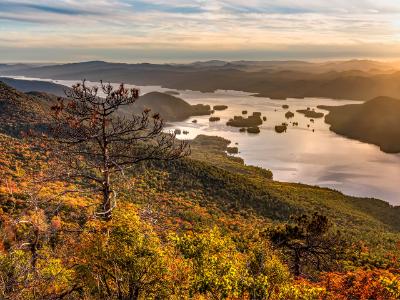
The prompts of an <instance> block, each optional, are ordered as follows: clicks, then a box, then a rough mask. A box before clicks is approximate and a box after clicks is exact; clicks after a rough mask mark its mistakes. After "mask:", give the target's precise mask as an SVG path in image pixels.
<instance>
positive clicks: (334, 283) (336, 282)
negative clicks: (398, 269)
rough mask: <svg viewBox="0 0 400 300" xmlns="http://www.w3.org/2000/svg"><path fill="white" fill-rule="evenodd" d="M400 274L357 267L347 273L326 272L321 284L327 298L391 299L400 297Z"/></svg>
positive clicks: (340, 299) (336, 299) (341, 299)
mask: <svg viewBox="0 0 400 300" xmlns="http://www.w3.org/2000/svg"><path fill="white" fill-rule="evenodd" d="M399 281H400V276H399V274H396V273H395V272H393V273H392V272H390V271H389V270H380V269H375V270H362V269H357V270H355V271H352V272H347V273H326V274H325V275H324V276H323V277H322V281H321V285H323V286H324V287H325V288H326V291H327V297H326V299H332V300H333V299H335V300H347V299H357V300H370V299H374V300H391V299H399V297H400V282H399Z"/></svg>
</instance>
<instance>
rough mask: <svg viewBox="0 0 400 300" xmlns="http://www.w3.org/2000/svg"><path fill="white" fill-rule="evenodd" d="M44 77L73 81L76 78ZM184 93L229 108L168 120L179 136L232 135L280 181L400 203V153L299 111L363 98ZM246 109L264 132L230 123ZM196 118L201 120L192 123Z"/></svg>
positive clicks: (250, 160) (243, 153) (247, 156)
mask: <svg viewBox="0 0 400 300" xmlns="http://www.w3.org/2000/svg"><path fill="white" fill-rule="evenodd" d="M14 78H17V79H18V78H20V79H27V78H22V77H14ZM35 80H40V79H37V78H35ZM43 80H44V81H52V82H55V83H59V84H63V85H67V86H71V85H72V84H73V83H75V82H76V81H70V80H50V79H47V80H45V79H43ZM127 86H129V85H127ZM139 88H140V89H141V93H147V92H150V91H167V90H171V89H166V88H162V87H159V86H144V87H139ZM178 92H179V93H180V95H178V96H177V97H180V98H182V99H184V100H186V101H187V102H189V103H190V104H199V103H203V104H210V105H211V106H213V105H217V104H225V105H228V109H226V110H224V111H216V112H215V113H214V115H213V116H216V117H220V118H221V120H220V121H218V122H209V116H201V117H192V118H190V119H188V120H186V121H184V122H175V123H172V124H168V127H167V128H166V130H167V131H169V130H171V131H173V130H174V129H176V128H179V129H181V130H186V131H188V132H189V133H188V134H187V135H179V136H178V138H181V139H192V138H195V137H196V136H197V135H198V134H206V135H217V136H221V137H224V138H226V139H228V140H230V141H231V142H232V146H237V147H238V148H239V152H240V153H239V154H238V155H239V156H240V157H242V158H243V159H244V161H245V163H246V164H249V165H255V166H259V167H263V168H267V169H270V170H271V171H272V172H273V174H274V179H275V180H279V181H289V182H301V183H305V184H310V185H318V186H323V187H329V188H332V189H336V190H339V191H341V192H343V193H345V194H348V195H354V196H363V197H374V198H378V199H382V200H386V201H388V202H390V203H391V204H393V205H400V197H399V195H400V185H399V184H398V183H399V182H400V155H399V154H387V153H384V152H382V151H380V149H379V147H377V146H374V145H370V144H366V143H362V142H358V141H355V140H351V139H348V138H345V137H341V136H339V135H337V134H335V133H333V132H331V131H330V130H329V125H327V124H325V122H324V119H323V118H322V119H315V122H314V123H312V122H310V120H309V119H308V118H306V117H304V116H303V115H301V114H299V113H297V112H296V110H298V109H306V108H307V107H310V108H314V109H315V110H316V111H321V112H325V113H326V111H323V110H319V109H316V106H317V105H344V104H351V103H359V102H356V101H347V100H332V99H320V98H306V99H288V100H272V99H269V98H258V97H253V96H251V94H249V93H244V92H237V91H217V92H215V93H201V92H196V91H178ZM283 104H287V105H289V109H283V108H282V105H283ZM243 110H247V111H248V113H249V115H250V114H252V113H253V112H255V111H258V112H261V113H262V115H263V116H266V117H267V121H266V122H264V124H263V125H262V126H260V129H261V132H260V134H249V133H240V132H239V128H234V127H228V126H226V125H225V124H226V122H227V121H228V120H229V119H230V118H233V116H235V115H242V111H243ZM287 111H292V112H294V113H295V116H294V118H292V119H290V120H287V119H286V118H285V113H286V112H287ZM194 119H196V120H197V123H192V120H194ZM290 121H292V122H298V123H299V126H298V127H294V126H292V124H289V126H288V130H287V132H286V133H282V134H278V133H276V132H275V130H274V127H275V125H278V124H281V123H283V122H287V123H289V122H290ZM307 125H309V126H310V127H308V126H307ZM236 143H237V145H236Z"/></svg>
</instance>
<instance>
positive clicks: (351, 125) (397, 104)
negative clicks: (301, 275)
mask: <svg viewBox="0 0 400 300" xmlns="http://www.w3.org/2000/svg"><path fill="white" fill-rule="evenodd" d="M319 108H323V109H327V110H329V112H330V113H329V114H328V115H327V116H326V118H325V121H326V123H328V124H330V125H331V127H330V129H331V130H332V131H334V132H336V133H338V134H341V135H344V136H346V137H349V138H352V139H356V140H359V141H362V142H367V143H371V144H375V145H378V146H379V147H380V148H381V150H382V151H385V152H389V153H399V152H400V117H399V116H400V100H398V99H393V98H389V97H378V98H375V99H372V100H370V101H367V102H365V103H363V104H354V105H344V106H339V107H326V106H319Z"/></svg>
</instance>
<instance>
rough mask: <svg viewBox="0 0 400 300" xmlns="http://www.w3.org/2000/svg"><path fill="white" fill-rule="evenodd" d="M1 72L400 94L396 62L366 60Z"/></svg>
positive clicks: (272, 91) (200, 87)
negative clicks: (394, 64)
mask: <svg viewBox="0 0 400 300" xmlns="http://www.w3.org/2000/svg"><path fill="white" fill-rule="evenodd" d="M0 74H5V75H6V74H9V75H25V76H29V77H38V78H52V79H69V80H80V79H83V78H86V79H88V80H91V81H99V80H107V81H111V82H124V83H130V84H136V85H161V86H164V87H167V88H174V89H191V90H197V91H202V92H212V91H215V90H218V89H222V90H238V91H245V92H250V93H254V94H257V95H258V96H262V97H269V98H279V99H285V98H303V97H327V98H335V99H354V100H367V99H371V98H374V97H378V96H388V97H398V98H400V89H399V88H398V84H397V83H398V82H399V81H400V72H396V70H395V69H394V68H393V66H392V65H390V64H386V63H381V62H375V61H364V60H352V61H338V62H327V63H310V62H303V61H266V62H257V61H236V62H235V61H234V62H225V61H208V62H196V63H193V64H147V63H142V64H124V63H107V62H103V61H91V62H82V63H72V64H64V65H51V66H40V67H37V66H34V67H29V68H26V69H17V70H8V71H7V70H2V69H1V68H0Z"/></svg>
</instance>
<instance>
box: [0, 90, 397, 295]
mask: <svg viewBox="0 0 400 300" xmlns="http://www.w3.org/2000/svg"><path fill="white" fill-rule="evenodd" d="M0 87H1V94H0V118H1V124H0V129H1V132H2V133H1V134H0V153H1V155H0V205H1V207H0V220H1V231H0V233H1V236H2V240H1V243H0V252H1V254H0V278H1V279H2V280H1V281H0V295H1V296H0V298H4V299H398V298H399V297H400V283H399V275H400V256H399V255H400V249H399V243H398V241H399V240H400V233H399V231H400V221H399V219H398V217H397V216H398V214H399V210H400V208H399V207H393V206H390V205H389V204H388V203H386V202H383V201H381V200H377V199H363V198H355V197H349V196H346V195H343V194H342V193H340V192H337V191H333V190H329V189H325V188H319V187H313V186H307V185H302V184H293V183H284V182H277V181H274V180H273V174H272V173H271V172H270V171H269V170H264V169H261V168H257V167H253V166H246V165H245V164H244V163H243V161H242V160H241V159H240V158H238V157H231V156H229V155H228V154H226V149H227V146H228V145H229V141H226V140H224V139H222V138H218V137H207V136H198V137H197V138H196V139H194V140H193V141H190V142H189V144H190V149H191V151H190V152H191V153H190V155H187V154H189V153H186V154H185V155H182V156H179V157H178V156H172V154H175V152H174V153H169V154H170V155H169V156H168V158H172V159H164V158H165V156H162V157H161V156H157V158H163V159H153V160H145V159H142V160H140V161H135V163H133V167H129V168H127V169H124V172H119V169H117V168H115V169H113V170H116V171H115V174H118V175H115V176H114V177H113V178H115V181H114V186H113V191H115V192H113V194H114V196H115V197H114V198H115V199H116V200H115V201H116V206H115V207H113V209H112V215H110V216H109V217H108V218H105V217H104V216H102V215H100V214H99V213H98V212H99V209H100V208H101V209H102V208H103V206H102V201H103V200H104V195H103V194H102V192H99V190H98V189H97V187H98V184H100V185H101V184H104V183H102V182H100V183H96V182H95V180H92V179H93V178H90V179H91V181H90V180H84V179H83V178H84V177H83V176H81V177H80V178H79V179H78V177H75V178H73V180H71V179H72V177H71V172H73V171H74V170H72V169H71V171H69V172H64V173H62V174H65V175H64V177H62V176H58V177H57V176H55V174H57V172H59V171H60V172H63V171H65V170H60V167H64V166H65V168H68V164H67V163H68V162H70V159H71V158H70V157H68V155H67V154H68V153H67V152H68V151H64V150H65V149H61V152H58V153H64V154H65V155H61V156H55V155H53V154H52V151H53V148H51V147H48V146H47V143H49V141H51V140H52V139H55V140H56V139H57V135H54V136H52V135H51V131H50V129H51V128H52V126H54V124H52V122H54V118H56V119H57V118H60V116H62V113H63V109H67V110H68V109H69V112H71V111H72V112H74V109H79V110H78V111H79V112H82V111H81V110H80V109H81V107H79V103H81V102H78V101H77V102H75V103H78V104H75V106H74V105H73V104H71V103H74V102H73V101H71V102H67V101H66V102H62V103H60V102H59V101H57V100H56V99H55V98H54V97H52V96H46V95H44V94H41V95H37V94H35V95H27V94H24V93H21V92H18V91H16V90H14V89H12V88H10V87H8V86H6V85H5V84H1V86H0ZM106 88H107V86H106ZM76 91H78V92H79V91H82V87H81V86H78V87H76ZM112 92H114V93H115V94H112ZM76 95H81V94H79V93H77V94H75V96H76ZM127 95H128V91H125V90H123V89H120V90H117V91H111V92H110V97H111V98H110V99H111V100H110V101H109V102H107V103H108V104H110V103H111V104H112V105H115V103H122V100H121V99H124V97H127ZM135 97H136V95H134V98H135ZM139 99H140V98H139ZM86 100H87V99H86ZM79 101H80V100H79ZM91 101H93V102H94V101H95V100H94V99H92V100H91ZM96 101H103V100H101V99H100V100H96ZM118 101H120V102H118ZM132 101H134V100H132ZM100 103H104V102H100ZM76 105H78V108H77V107H76ZM98 114H100V111H99V112H96V114H94V115H93V116H92V117H93V119H94V118H99V116H98ZM76 118H77V117H76ZM151 118H152V119H150V117H149V119H147V117H146V118H145V119H144V120H145V121H146V120H149V123H147V124H152V123H154V124H155V126H156V129H158V127H157V126H158V124H161V125H162V123H159V122H161V121H160V120H159V119H158V116H157V115H156V116H153V117H151ZM93 119H91V120H89V122H92V123H90V124H91V125H92V126H91V128H92V127H94V126H97V125H98V124H97V123H96V121H95V120H93ZM68 120H69V121H71V123H68V124H69V126H70V127H67V128H64V130H67V131H61V132H63V133H64V134H69V133H71V132H72V133H73V134H75V135H74V137H75V136H78V137H79V138H82V137H83V136H86V135H84V134H86V132H85V133H84V132H83V128H86V127H83V126H81V127H80V126H79V124H78V123H77V119H68ZM138 120H139V119H138ZM141 120H142V121H143V119H141ZM85 122H86V121H85ZM111 122H113V120H111V119H110V120H109V121H107V122H104V123H103V124H102V126H104V128H108V127H107V126H109V124H111ZM139 123H140V122H139ZM60 124H61V125H64V124H63V123H60ZM117 124H120V126H121V128H122V126H124V125H126V124H125V123H123V124H121V123H117ZM140 124H142V123H140ZM128 125H129V124H128ZM118 128H119V127H113V128H112V129H113V130H114V131H112V132H113V134H114V135H113V138H114V140H116V136H117V134H120V133H121V132H122V131H118V130H117V129H118ZM126 128H128V129H129V130H132V127H129V126H128V127H125V129H126ZM139 128H141V127H139ZM128 129H126V130H128ZM108 130H111V129H109V128H108ZM153 130H154V129H153ZM30 131H34V132H32V133H30ZM139 131H141V129H140V130H139ZM151 132H153V133H154V132H155V133H154V136H156V134H159V138H160V139H161V140H163V141H164V139H166V137H165V136H164V135H163V134H162V132H157V131H151ZM88 134H93V132H89V133H88ZM135 134H136V133H135ZM146 134H147V133H146V132H145V133H141V136H143V135H145V136H146V137H147V136H148V135H146ZM138 136H139V135H135V136H130V141H131V142H132V141H133V138H138ZM64 138H65V136H64ZM123 138H126V137H125V136H124V137H123ZM121 140H122V138H120V139H119V140H118V144H117V146H118V148H115V149H113V148H110V152H109V153H108V154H107V153H106V154H107V155H115V157H116V160H115V164H117V163H119V164H120V165H122V163H123V162H124V160H117V159H120V158H119V156H118V155H119V154H120V153H125V152H122V150H121V149H126V148H124V147H125V146H126V145H125V144H124V143H126V142H124V141H122V142H121ZM108 141H109V142H110V143H111V142H112V140H108ZM148 143H152V144H150V145H149V144H148ZM154 143H156V144H157V145H162V146H163V145H164V147H166V146H165V144H160V140H157V141H155V140H153V139H151V140H150V141H146V142H145V143H144V144H139V147H138V149H139V150H143V149H144V150H147V149H152V148H150V147H154ZM161 143H162V142H161ZM83 145H84V146H82V147H83V149H82V148H79V149H78V148H73V147H72V148H69V149H70V150H71V151H78V150H79V151H80V157H75V160H71V161H73V162H76V161H80V162H81V163H80V164H79V168H80V169H79V170H89V169H90V167H91V166H92V165H96V164H98V163H101V161H100V160H98V159H97V158H96V155H100V154H98V153H97V152H93V151H94V150H93V149H94V147H96V146H95V144H90V146H87V145H86V144H83ZM167 146H170V144H167ZM103 147H104V146H103ZM171 147H172V146H171ZM57 149H59V148H57ZM77 149H78V150H77ZM129 149H130V150H131V148H129ZM138 149H136V148H135V151H138ZM162 149H163V150H165V149H166V150H165V151H164V152H166V151H167V150H169V149H170V148H162ZM115 150H119V151H115ZM63 151H64V152H63ZM87 151H91V152H90V153H95V155H94V156H92V159H88V157H89V158H90V157H91V156H88V155H86V152H87ZM137 153H139V152H135V154H137ZM152 154H153V155H154V153H152ZM164 154H165V153H164ZM137 155H139V154H137ZM147 157H149V156H147ZM141 158H142V157H141ZM124 159H125V158H124ZM70 167H71V166H70ZM117 172H119V173H117ZM60 174H61V173H60ZM84 175H85V177H89V175H90V176H102V174H101V172H97V171H96V172H93V173H89V172H87V173H84ZM96 178H97V177H96Z"/></svg>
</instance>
